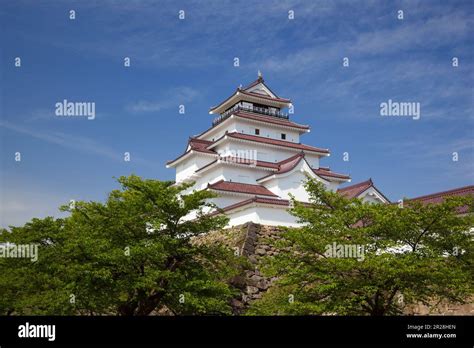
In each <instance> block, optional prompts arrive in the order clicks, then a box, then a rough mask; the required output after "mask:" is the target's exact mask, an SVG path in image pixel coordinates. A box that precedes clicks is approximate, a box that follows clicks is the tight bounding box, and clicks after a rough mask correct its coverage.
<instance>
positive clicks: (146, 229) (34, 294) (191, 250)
mask: <svg viewBox="0 0 474 348" xmlns="http://www.w3.org/2000/svg"><path fill="white" fill-rule="evenodd" d="M118 182H119V183H120V185H121V188H120V189H118V190H114V191H112V192H110V194H109V195H108V197H107V199H106V201H105V203H102V202H82V201H81V202H76V203H75V204H74V206H71V207H69V206H63V207H62V208H61V209H62V210H64V211H67V212H69V213H70V216H68V217H66V218H63V219H54V218H52V217H47V218H45V219H33V220H32V221H30V222H28V223H27V224H25V225H24V226H22V227H11V231H7V230H3V231H1V233H0V243H5V242H10V243H14V244H17V245H20V244H31V243H35V244H38V245H39V249H38V260H37V261H36V262H31V261H30V260H29V259H14V258H0V293H1V294H2V296H0V298H1V299H0V312H1V313H2V314H33V315H37V314H50V315H64V314H87V315H102V314H109V315H148V314H150V313H153V312H155V313H156V312H160V311H162V312H165V313H170V312H171V313H175V314H228V313H230V311H231V308H230V306H229V304H228V303H229V300H230V298H231V296H232V294H233V289H232V288H231V287H229V285H228V280H229V279H230V278H231V277H233V276H234V275H235V274H236V273H237V272H238V270H239V269H240V268H239V267H240V264H241V261H240V260H239V259H238V258H236V257H235V256H234V255H233V253H232V252H231V251H230V250H228V249H226V248H224V247H222V246H220V245H206V244H203V245H196V243H193V242H192V239H193V237H195V236H197V235H200V234H202V233H206V232H209V231H211V230H216V229H221V228H222V227H224V226H225V224H226V222H227V219H226V218H225V217H223V216H210V215H206V214H204V210H205V209H208V208H211V207H213V205H212V204H210V203H207V202H208V199H209V198H211V197H213V194H212V193H210V192H208V191H194V192H191V193H189V189H190V187H191V186H192V184H181V185H173V184H172V182H162V181H156V180H143V179H141V178H139V177H138V176H133V175H132V176H129V177H120V178H119V179H118ZM186 192H188V193H187V194H185V193H186ZM191 212H195V219H193V220H192V221H185V220H184V219H183V218H184V217H185V216H186V215H188V214H190V213H191Z"/></svg>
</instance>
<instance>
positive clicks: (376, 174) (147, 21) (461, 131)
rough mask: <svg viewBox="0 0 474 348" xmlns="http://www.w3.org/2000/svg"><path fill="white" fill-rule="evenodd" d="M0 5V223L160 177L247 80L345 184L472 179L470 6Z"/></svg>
mask: <svg viewBox="0 0 474 348" xmlns="http://www.w3.org/2000/svg"><path fill="white" fill-rule="evenodd" d="M0 4H1V5H0V40H1V58H0V59H1V61H0V64H1V70H0V72H1V83H0V88H1V97H0V98H1V99H0V136H1V141H0V146H1V148H0V150H1V162H0V163H1V164H0V194H1V198H0V199H1V201H0V203H1V206H0V224H1V225H2V226H7V225H9V224H13V225H17V224H22V223H24V222H26V221H28V220H29V219H31V218H32V217H42V216H46V215H58V211H57V207H58V206H59V205H60V204H63V203H67V202H68V201H69V200H70V199H75V200H102V199H104V198H105V197H106V193H107V192H108V191H110V190H111V189H113V188H116V187H117V185H116V182H115V181H114V179H113V177H118V176H121V175H128V174H131V173H135V174H138V175H140V176H143V177H146V178H155V179H160V180H171V179H173V178H174V171H173V170H172V169H166V168H165V162H166V161H167V160H170V159H173V158H175V157H177V155H179V154H181V153H182V152H183V150H184V148H185V145H186V142H187V139H188V136H190V135H195V134H198V133H200V132H201V131H202V130H204V129H206V128H208V127H209V125H210V123H211V121H212V118H213V116H212V115H209V114H208V110H209V107H210V106H213V105H216V104H218V103H219V102H220V101H221V100H223V99H224V98H226V97H227V96H228V95H230V94H231V93H232V92H233V91H234V90H235V88H236V87H237V86H238V85H239V84H244V85H245V84H247V83H249V82H251V81H253V80H255V79H256V76H257V70H259V69H260V70H261V71H262V73H263V76H264V78H265V80H266V82H267V83H268V85H269V86H270V87H271V88H272V89H273V90H274V91H275V92H276V93H277V94H278V95H280V96H282V97H288V98H291V99H292V101H293V103H294V106H295V114H294V115H292V120H294V121H296V122H298V123H303V124H309V125H311V127H312V131H311V133H309V134H306V135H304V137H303V138H302V142H304V143H306V144H310V145H314V146H321V147H328V148H329V149H330V150H331V151H332V155H331V157H330V158H328V159H325V160H323V162H322V163H321V164H322V165H325V166H330V167H331V168H332V169H333V170H335V171H338V172H342V173H349V174H350V175H351V176H352V178H353V180H352V182H353V183H357V182H359V181H362V180H366V179H368V178H369V177H372V179H373V180H374V182H375V184H376V185H377V186H378V188H379V189H380V190H381V191H382V192H384V193H385V194H386V195H387V196H388V197H389V198H390V199H391V200H397V199H399V198H402V197H404V196H405V197H413V196H417V195H422V194H428V193H432V192H437V191H442V190H447V189H451V188H455V187H460V186H464V185H469V184H472V183H473V182H474V175H473V173H474V170H473V169H474V154H473V146H472V145H473V138H474V134H473V129H474V128H473V123H474V122H473V121H474V117H473V111H474V108H473V106H474V105H473V100H474V99H473V72H474V70H473V54H474V50H473V48H474V42H473V41H474V35H473V33H472V28H473V19H474V11H473V6H474V5H473V3H472V1H449V2H446V1H268V0H262V1H254V2H253V1H235V0H234V1H199V2H197V1H196V2H193V1H182V2H179V1H133V0H132V1H130V0H129V1H126V2H125V1H123V2H122V1H120V2H119V1H88V0H84V1H78V2H66V1H14V2H13V1H3V0H2V1H0ZM70 10H75V11H76V19H75V20H70V19H69V11H70ZM180 10H184V11H185V16H186V17H185V19H184V20H179V18H178V12H179V11H180ZM290 10H292V11H294V16H295V18H294V20H289V19H288V11H290ZM398 10H403V11H404V19H403V20H399V19H398V18H397V11H398ZM15 57H20V58H21V67H19V68H18V67H15V66H14V59H15ZM124 57H130V58H131V67H129V68H125V67H124V66H123V59H124ZM234 57H238V58H239V59H240V67H234V65H233V62H234V61H233V59H234ZM343 57H348V58H349V62H350V65H349V67H346V68H344V67H343V66H342V59H343ZM453 57H458V59H459V66H458V67H453V66H452V58H453ZM63 99H67V100H70V101H90V102H95V104H96V117H95V119H94V120H87V119H86V118H80V117H76V118H74V117H66V118H64V117H63V118H61V117H57V116H55V103H57V102H58V101H62V100H63ZM388 99H392V100H395V101H405V102H419V103H420V105H421V117H420V119H419V120H413V119H411V118H406V117H404V118H403V117H381V116H380V103H382V102H386V101H387V100H388ZM180 104H184V105H185V107H186V113H185V114H184V115H181V114H179V113H178V106H179V105H180ZM15 152H20V153H21V156H22V158H21V162H15V157H14V156H15ZM124 152H130V154H131V161H130V162H124V161H123V153H124ZM344 152H348V153H349V155H350V157H349V159H350V160H349V161H348V162H344V161H343V160H342V157H343V153H344ZM453 152H457V153H458V154H459V160H458V161H457V162H454V161H453V160H452V153H453Z"/></svg>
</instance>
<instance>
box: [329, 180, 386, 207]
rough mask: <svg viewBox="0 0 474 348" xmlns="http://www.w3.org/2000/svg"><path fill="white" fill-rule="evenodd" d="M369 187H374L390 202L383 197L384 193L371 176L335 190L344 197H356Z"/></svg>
mask: <svg viewBox="0 0 474 348" xmlns="http://www.w3.org/2000/svg"><path fill="white" fill-rule="evenodd" d="M371 187H372V188H374V190H376V191H377V192H378V193H379V194H380V195H381V196H382V197H383V198H384V199H385V200H386V201H387V202H390V200H389V199H388V198H387V197H385V195H384V194H383V193H382V192H381V191H380V190H379V189H377V188H376V187H375V185H374V183H373V181H372V179H371V178H370V179H369V180H366V181H363V182H360V183H358V184H354V185H350V186H346V187H343V188H340V189H338V190H337V192H338V193H340V194H341V195H343V196H344V197H346V198H356V197H358V196H359V195H361V194H362V193H364V192H365V191H367V190H368V189H369V188H371Z"/></svg>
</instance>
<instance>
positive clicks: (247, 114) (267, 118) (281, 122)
mask: <svg viewBox="0 0 474 348" xmlns="http://www.w3.org/2000/svg"><path fill="white" fill-rule="evenodd" d="M234 115H235V116H237V117H241V118H245V119H249V120H255V121H261V122H266V123H272V124H276V125H280V126H285V127H291V128H298V129H304V130H308V129H310V127H309V126H307V125H302V124H298V123H295V122H291V121H290V120H287V119H284V118H278V117H275V116H266V115H260V114H257V113H253V112H249V111H242V110H239V111H237V112H236V113H234Z"/></svg>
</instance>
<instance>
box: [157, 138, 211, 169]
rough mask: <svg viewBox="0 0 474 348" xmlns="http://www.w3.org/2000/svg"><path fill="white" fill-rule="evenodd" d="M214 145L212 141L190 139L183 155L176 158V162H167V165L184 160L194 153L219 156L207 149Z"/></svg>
mask: <svg viewBox="0 0 474 348" xmlns="http://www.w3.org/2000/svg"><path fill="white" fill-rule="evenodd" d="M211 144H212V141H208V140H203V139H197V138H189V140H188V145H187V146H186V150H185V151H184V153H183V154H182V155H180V156H179V157H177V158H175V159H174V160H171V161H168V162H166V165H167V166H168V165H171V164H172V163H174V162H176V161H177V160H179V159H181V158H183V157H184V156H187V155H189V154H190V153H191V152H192V151H196V152H200V153H205V154H209V155H217V152H215V151H213V150H210V149H208V148H207V147H208V146H209V145H211Z"/></svg>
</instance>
